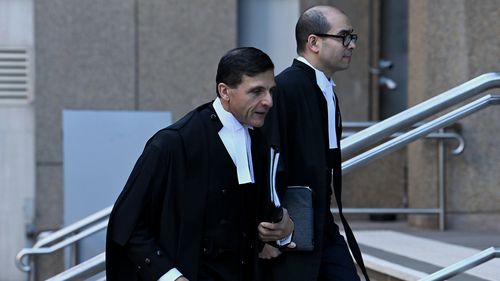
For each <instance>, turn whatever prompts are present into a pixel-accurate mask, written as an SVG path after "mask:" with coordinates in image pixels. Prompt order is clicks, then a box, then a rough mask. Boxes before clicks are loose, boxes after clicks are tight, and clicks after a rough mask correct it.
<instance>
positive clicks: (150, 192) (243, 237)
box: [106, 48, 293, 281]
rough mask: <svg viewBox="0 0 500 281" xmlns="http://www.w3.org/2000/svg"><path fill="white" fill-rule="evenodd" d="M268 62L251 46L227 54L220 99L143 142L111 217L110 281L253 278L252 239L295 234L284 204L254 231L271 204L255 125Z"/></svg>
mask: <svg viewBox="0 0 500 281" xmlns="http://www.w3.org/2000/svg"><path fill="white" fill-rule="evenodd" d="M273 69H274V66H273V63H272V61H271V60H270V58H269V57H268V56H267V55H266V54H265V53H263V52H262V51H260V50H258V49H255V48H237V49H233V50H231V51H229V52H228V53H226V55H224V56H223V57H222V58H221V60H220V62H219V66H218V69H217V77H216V83H217V89H216V90H217V98H216V99H215V100H214V101H213V102H210V103H207V104H204V105H202V106H200V107H198V108H196V109H195V110H193V111H191V112H190V113H188V114H187V115H186V116H184V117H183V118H182V119H181V120H179V121H178V122H176V123H175V124H173V125H171V126H169V127H167V128H165V129H163V130H160V131H159V132H157V133H156V134H155V135H154V136H153V137H151V139H150V140H149V141H148V142H147V144H146V146H145V148H144V151H143V153H142V155H141V156H140V158H139V159H138V160H137V163H136V164H135V167H134V169H133V171H132V173H131V175H130V177H129V179H128V181H127V183H126V185H125V187H124V189H123V191H122V192H121V194H120V196H119V197H118V199H117V201H116V203H115V205H114V208H113V211H112V213H111V216H110V219H109V224H108V232H107V239H106V275H107V280H109V281H114V280H120V281H121V280H155V281H156V280H161V281H163V280H178V281H181V280H182V281H185V280H191V281H193V280H200V281H201V280H213V281H215V280H228V281H233V280H235V281H236V280H257V278H258V276H257V273H256V272H257V268H256V264H257V263H256V260H257V259H256V257H257V252H258V249H259V247H258V246H259V243H257V240H258V239H259V237H260V240H261V241H264V242H268V241H277V240H281V239H283V238H285V239H286V238H290V235H291V232H292V231H293V223H292V221H291V220H290V218H289V216H288V215H287V212H286V210H283V215H282V219H281V220H280V221H279V222H277V223H268V224H266V226H267V228H266V231H265V232H261V233H260V234H259V236H257V226H258V225H259V223H260V222H263V221H269V220H270V219H271V218H270V215H271V213H272V211H274V210H275V208H274V205H271V204H272V202H271V200H270V193H269V188H268V186H269V178H270V175H269V163H268V160H269V158H270V152H269V148H268V146H267V145H266V142H265V138H264V136H263V135H262V134H261V132H260V131H259V128H258V127H261V126H262V125H263V123H264V120H265V117H266V114H267V112H268V110H269V109H270V108H271V107H272V105H273V101H272V97H271V94H272V92H273V91H274V89H275V81H274V72H273ZM281 242H283V241H281Z"/></svg>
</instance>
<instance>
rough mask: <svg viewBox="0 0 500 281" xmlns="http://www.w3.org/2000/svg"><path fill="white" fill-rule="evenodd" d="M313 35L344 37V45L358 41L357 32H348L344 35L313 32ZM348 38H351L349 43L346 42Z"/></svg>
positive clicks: (347, 45)
mask: <svg viewBox="0 0 500 281" xmlns="http://www.w3.org/2000/svg"><path fill="white" fill-rule="evenodd" d="M313 35H316V36H318V37H332V38H341V39H342V45H343V46H344V47H349V44H351V42H353V41H354V43H356V42H357V41H358V35H357V34H355V33H347V34H344V35H333V34H327V33H313ZM347 38H349V42H347V44H346V43H345V42H346V41H347Z"/></svg>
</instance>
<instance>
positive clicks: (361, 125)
mask: <svg viewBox="0 0 500 281" xmlns="http://www.w3.org/2000/svg"><path fill="white" fill-rule="evenodd" d="M375 124H377V122H373V121H369V122H366V121H363V122H352V121H348V122H343V123H342V127H343V128H344V131H343V132H342V138H348V137H350V136H352V135H354V134H357V133H358V132H359V131H349V129H351V128H352V129H366V128H368V127H370V126H373V125H375ZM422 124H423V123H420V124H415V125H414V126H413V127H414V128H416V127H418V126H421V125H422ZM345 129H347V130H345ZM402 134H403V133H402V132H396V133H393V134H392V135H390V136H389V137H390V138H396V137H398V136H401V135H402ZM425 137H426V138H429V139H443V140H445V139H449V140H451V139H454V140H455V141H456V142H457V146H456V147H455V148H454V149H453V150H452V151H451V153H452V154H453V155H459V154H461V153H462V152H463V151H464V149H465V140H464V138H463V137H462V136H461V135H460V134H458V133H455V132H444V131H436V132H432V133H429V134H428V135H426V136H425Z"/></svg>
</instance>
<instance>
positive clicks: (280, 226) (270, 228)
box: [257, 208, 294, 242]
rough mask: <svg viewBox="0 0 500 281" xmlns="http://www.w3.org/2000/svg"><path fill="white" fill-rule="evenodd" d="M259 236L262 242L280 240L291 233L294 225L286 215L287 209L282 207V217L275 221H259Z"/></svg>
mask: <svg viewBox="0 0 500 281" xmlns="http://www.w3.org/2000/svg"><path fill="white" fill-rule="evenodd" d="M257 229H258V231H259V238H260V240H262V241H264V242H271V241H277V240H281V239H283V238H286V237H288V236H289V235H290V234H292V232H293V229H294V225H293V221H292V219H291V218H290V216H289V215H288V211H287V209H285V208H283V217H282V218H281V221H279V222H277V223H270V222H261V223H260V224H259V226H258V227H257Z"/></svg>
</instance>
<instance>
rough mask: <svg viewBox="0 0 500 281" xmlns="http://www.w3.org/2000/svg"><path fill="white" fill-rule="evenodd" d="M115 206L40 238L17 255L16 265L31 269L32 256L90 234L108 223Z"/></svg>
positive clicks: (47, 251) (25, 269)
mask: <svg viewBox="0 0 500 281" xmlns="http://www.w3.org/2000/svg"><path fill="white" fill-rule="evenodd" d="M112 208H113V206H109V207H107V208H105V209H102V210H100V211H98V212H97V213H94V214H92V215H90V216H88V217H85V218H84V219H82V220H79V221H77V222H75V223H73V224H70V225H68V226H66V227H64V228H62V229H60V230H58V231H55V232H53V233H51V234H49V235H47V236H46V237H44V238H42V239H40V240H39V241H37V242H36V243H35V245H33V247H32V248H24V249H22V250H21V251H19V253H18V254H17V255H16V266H17V267H18V268H19V269H20V270H22V271H24V272H29V271H31V265H30V263H31V260H30V256H31V255H35V254H50V253H53V252H55V251H57V250H60V249H62V248H64V247H66V246H68V245H71V244H73V243H75V242H77V241H79V240H81V239H83V238H85V237H87V236H90V235H92V234H94V233H96V232H98V231H100V230H103V229H105V228H106V226H107V225H108V218H109V215H110V214H111V209H112ZM67 236H69V237H67Z"/></svg>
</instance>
